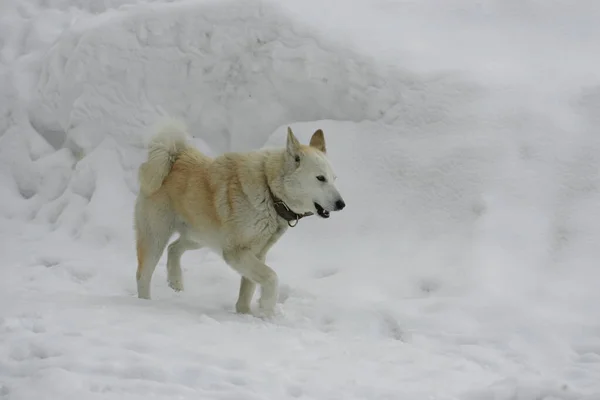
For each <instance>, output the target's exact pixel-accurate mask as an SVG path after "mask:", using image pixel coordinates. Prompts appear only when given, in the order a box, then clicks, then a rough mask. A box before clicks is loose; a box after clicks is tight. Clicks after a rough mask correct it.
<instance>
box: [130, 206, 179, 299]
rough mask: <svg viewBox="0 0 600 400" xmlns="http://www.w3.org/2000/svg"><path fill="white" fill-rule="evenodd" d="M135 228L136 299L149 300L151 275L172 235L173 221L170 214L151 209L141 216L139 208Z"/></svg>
mask: <svg viewBox="0 0 600 400" xmlns="http://www.w3.org/2000/svg"><path fill="white" fill-rule="evenodd" d="M135 227H136V239H137V258H138V268H137V273H136V279H137V291H138V297H139V298H140V299H150V283H151V281H152V274H153V273H154V270H155V269H156V264H158V261H159V260H160V256H161V255H162V253H163V251H164V250H165V247H166V246H167V242H168V241H169V238H170V237H171V235H172V234H173V220H172V218H171V215H170V214H165V213H161V212H157V210H151V209H150V210H148V212H147V213H144V214H142V213H141V208H138V210H136V219H135Z"/></svg>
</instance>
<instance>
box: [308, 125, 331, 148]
mask: <svg viewBox="0 0 600 400" xmlns="http://www.w3.org/2000/svg"><path fill="white" fill-rule="evenodd" d="M310 146H311V147H314V148H315V149H318V150H321V151H322V152H323V153H327V147H326V146H325V135H324V134H323V131H322V130H321V129H317V130H316V131H315V133H313V135H312V137H311V138H310Z"/></svg>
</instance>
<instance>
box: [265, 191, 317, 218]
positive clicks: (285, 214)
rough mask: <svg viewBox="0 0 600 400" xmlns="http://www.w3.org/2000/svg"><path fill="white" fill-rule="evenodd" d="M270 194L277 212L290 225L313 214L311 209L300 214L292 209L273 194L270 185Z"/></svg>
mask: <svg viewBox="0 0 600 400" xmlns="http://www.w3.org/2000/svg"><path fill="white" fill-rule="evenodd" d="M269 194H270V195H271V201H272V202H273V208H274V209H275V212H276V213H277V215H279V216H280V217H281V218H283V219H284V220H286V221H287V223H288V225H289V226H290V227H294V226H296V224H297V223H298V221H299V220H300V219H302V218H304V217H308V216H311V215H313V213H312V212H310V211H309V212H306V213H304V214H298V213H296V212H294V211H292V210H291V209H290V208H289V207H288V205H287V204H285V202H284V201H283V200H281V199H280V198H279V197H277V196H275V195H274V194H273V191H272V190H271V188H270V187H269Z"/></svg>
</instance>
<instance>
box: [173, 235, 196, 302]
mask: <svg viewBox="0 0 600 400" xmlns="http://www.w3.org/2000/svg"><path fill="white" fill-rule="evenodd" d="M200 248H202V245H201V244H200V243H198V242H195V241H192V240H190V239H188V238H187V237H185V235H184V234H183V233H182V234H181V236H180V237H179V239H177V240H176V241H174V242H173V243H171V244H170V245H169V253H168V254H169V255H168V258H167V282H168V283H169V287H170V288H171V289H173V290H174V291H176V292H179V291H182V290H183V275H182V273H181V256H183V253H185V252H186V251H188V250H197V249H200Z"/></svg>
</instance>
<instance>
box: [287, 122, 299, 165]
mask: <svg viewBox="0 0 600 400" xmlns="http://www.w3.org/2000/svg"><path fill="white" fill-rule="evenodd" d="M287 133H288V134H287V145H286V149H287V152H288V155H289V156H290V157H292V159H293V160H294V161H295V162H296V163H299V162H300V142H299V141H298V139H297V138H296V136H295V135H294V132H292V128H290V127H289V126H288V129H287Z"/></svg>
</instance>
